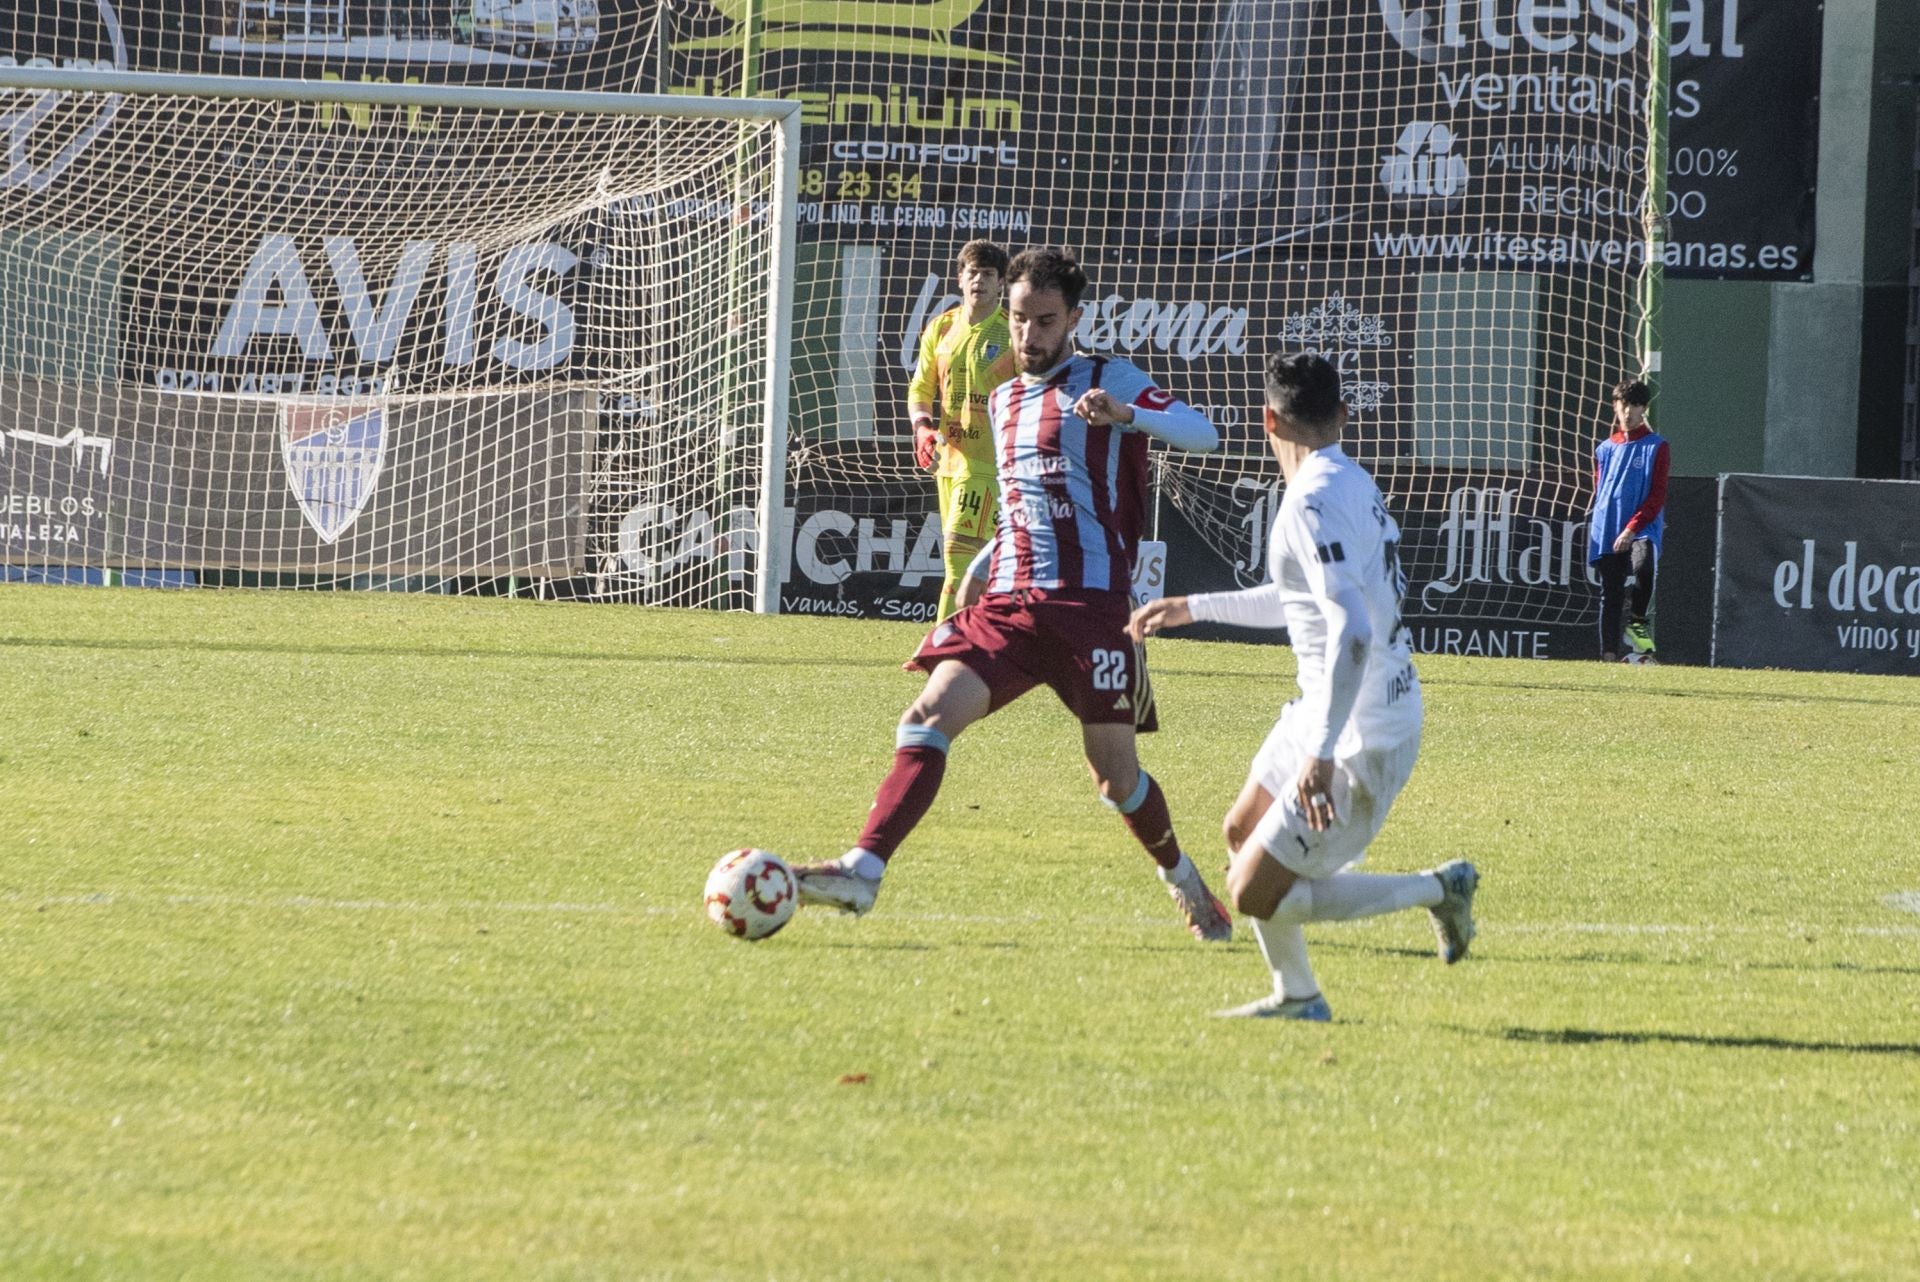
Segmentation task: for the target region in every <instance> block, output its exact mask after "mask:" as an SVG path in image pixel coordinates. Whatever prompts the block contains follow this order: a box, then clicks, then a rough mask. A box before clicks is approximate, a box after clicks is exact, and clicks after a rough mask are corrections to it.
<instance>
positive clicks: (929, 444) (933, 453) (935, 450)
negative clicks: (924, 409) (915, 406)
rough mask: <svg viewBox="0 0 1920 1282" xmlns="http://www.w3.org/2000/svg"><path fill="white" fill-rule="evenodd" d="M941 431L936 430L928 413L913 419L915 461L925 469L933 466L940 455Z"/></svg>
mask: <svg viewBox="0 0 1920 1282" xmlns="http://www.w3.org/2000/svg"><path fill="white" fill-rule="evenodd" d="M939 447H940V433H939V432H938V431H937V430H935V426H934V422H933V419H932V418H931V417H929V416H928V415H925V414H922V415H921V416H920V417H918V418H916V419H914V420H913V461H914V462H916V463H918V464H919V465H920V467H921V468H922V469H923V470H925V469H927V468H931V467H932V466H933V464H934V460H935V459H936V458H937V457H938V455H939Z"/></svg>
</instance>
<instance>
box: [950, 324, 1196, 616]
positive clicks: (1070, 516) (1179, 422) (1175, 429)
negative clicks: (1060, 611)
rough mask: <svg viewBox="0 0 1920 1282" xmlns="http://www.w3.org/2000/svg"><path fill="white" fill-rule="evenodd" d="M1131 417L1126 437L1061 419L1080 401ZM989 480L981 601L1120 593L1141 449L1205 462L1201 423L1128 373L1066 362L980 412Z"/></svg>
mask: <svg viewBox="0 0 1920 1282" xmlns="http://www.w3.org/2000/svg"><path fill="white" fill-rule="evenodd" d="M1095 387H1099V388H1103V389H1105V390H1106V392H1107V393H1108V394H1109V395H1111V396H1112V397H1113V398H1114V400H1116V401H1118V402H1119V403H1120V404H1122V405H1131V406H1132V407H1133V411H1134V421H1133V423H1132V424H1131V425H1129V426H1127V427H1119V426H1117V425H1110V426H1105V427H1094V426H1091V425H1090V424H1088V422H1087V421H1086V420H1085V419H1083V418H1081V417H1080V416H1079V415H1078V414H1075V413H1074V412H1073V407H1074V405H1075V404H1077V403H1078V402H1079V400H1080V398H1081V397H1082V396H1084V395H1085V394H1086V393H1087V392H1088V391H1089V390H1091V389H1093V388H1095ZM987 413H988V416H989V419H990V420H991V422H992V424H993V448H994V457H995V459H996V460H997V462H998V465H999V469H1000V517H999V525H998V527H997V529H996V530H995V532H994V543H993V552H992V561H991V563H990V565H989V567H988V572H987V591H989V592H1015V591H1019V590H1021V589H1024V588H1045V589H1061V588H1079V589H1091V590H1095V591H1105V592H1126V591H1128V590H1130V588H1131V586H1132V582H1133V560H1134V556H1135V554H1136V552H1137V550H1138V548H1139V544H1140V536H1141V534H1142V532H1143V530H1144V528H1145V525H1146V512H1147V438H1148V437H1149V436H1157V437H1159V438H1160V439H1162V440H1164V441H1166V442H1167V443H1168V444H1170V445H1174V446H1176V447H1177V448H1180V449H1189V450H1210V449H1212V448H1214V446H1215V445H1217V444H1218V443H1219V439H1220V438H1219V433H1218V432H1216V431H1215V430H1214V427H1213V424H1212V423H1210V422H1208V421H1207V419H1206V416H1205V415H1203V414H1201V413H1200V412H1199V411H1198V410H1196V409H1194V408H1193V407H1191V406H1189V405H1186V404H1184V403H1182V402H1180V401H1178V400H1176V399H1174V398H1173V397H1172V396H1171V395H1169V394H1168V393H1166V392H1163V391H1161V390H1160V389H1159V388H1158V387H1156V386H1154V382H1153V380H1152V379H1151V378H1149V377H1148V376H1147V374H1146V372H1145V371H1144V370H1142V369H1140V368H1139V367H1138V366H1136V365H1134V364H1133V363H1132V362H1130V361H1125V360H1120V359H1117V358H1109V357H1104V356H1082V355H1075V356H1071V357H1069V358H1067V360H1066V361H1065V362H1063V363H1062V364H1060V365H1059V366H1057V367H1055V368H1054V369H1052V370H1050V371H1048V372H1047V373H1046V374H1042V375H1038V376H1035V375H1029V374H1022V375H1020V376H1019V377H1017V378H1014V379H1011V380H1010V381H1008V382H1005V383H1002V384H1001V385H1000V386H999V387H997V388H995V389H994V391H993V394H992V395H991V396H990V397H988V400H987Z"/></svg>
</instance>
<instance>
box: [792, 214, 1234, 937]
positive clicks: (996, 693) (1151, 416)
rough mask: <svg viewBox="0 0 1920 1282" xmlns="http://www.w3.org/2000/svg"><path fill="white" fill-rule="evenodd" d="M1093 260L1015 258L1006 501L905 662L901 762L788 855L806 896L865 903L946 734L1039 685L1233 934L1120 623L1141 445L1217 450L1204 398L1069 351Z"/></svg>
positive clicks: (993, 404)
mask: <svg viewBox="0 0 1920 1282" xmlns="http://www.w3.org/2000/svg"><path fill="white" fill-rule="evenodd" d="M1086 289H1087V276H1086V273H1085V272H1084V271H1082V270H1081V268H1080V264H1079V263H1078V262H1077V261H1075V259H1074V256H1073V254H1072V253H1071V252H1069V251H1067V250H1064V249H1057V248H1052V247H1048V248H1041V249H1030V250H1027V251H1025V252H1024V253H1022V254H1020V255H1019V256H1018V257H1016V258H1015V259H1014V260H1013V263H1012V265H1011V266H1010V267H1009V268H1008V270H1007V310H1008V315H1009V317H1010V319H1011V322H1012V337H1013V346H1014V355H1015V359H1016V360H1017V362H1018V364H1019V368H1020V374H1019V377H1018V378H1016V379H1014V380H1013V381H1011V382H1008V383H1004V384H1002V385H1001V386H1000V387H999V388H997V389H996V390H995V391H994V392H993V394H992V396H991V397H989V398H988V404H989V411H990V415H991V418H992V423H993V447H994V454H995V457H996V459H997V460H998V463H999V471H1000V493H1001V501H1000V516H999V521H998V524H997V527H996V530H995V534H994V538H993V540H992V542H991V543H990V544H989V545H988V547H987V549H986V550H984V551H983V552H982V553H981V555H980V557H979V558H978V559H977V562H976V564H977V565H979V566H980V567H981V570H982V573H983V576H984V583H982V582H981V580H980V579H978V578H975V577H974V576H973V575H972V574H969V576H968V580H967V582H966V583H965V584H964V585H963V591H962V594H961V597H962V599H961V608H960V610H959V611H958V612H957V613H956V614H955V615H954V616H953V617H952V618H951V619H948V620H947V621H946V622H944V623H942V624H940V625H939V626H938V627H936V628H935V629H934V630H933V631H932V632H931V633H930V634H928V636H927V637H926V639H925V640H924V641H922V642H921V644H920V648H919V650H918V651H917V652H916V653H915V654H914V657H913V659H912V660H911V661H910V662H909V665H908V666H909V667H912V668H915V669H917V670H919V671H923V672H926V673H927V674H928V678H927V684H926V686H925V688H923V689H922V690H921V692H920V696H919V697H918V698H916V699H915V700H914V701H913V703H912V704H911V705H910V706H909V707H908V708H907V711H906V714H905V715H904V716H902V717H901V719H900V724H899V727H898V729H897V731H896V734H895V739H894V743H895V751H894V756H893V768H892V770H891V771H889V773H888V774H887V777H886V779H885V781H884V782H882V783H881V785H880V791H879V795H878V796H877V797H876V798H875V799H874V803H873V807H872V809H871V810H870V811H869V812H868V814H867V824H866V828H865V830H864V831H862V832H861V834H860V837H859V839H858V840H857V841H856V842H855V843H854V846H853V849H851V850H849V851H848V852H847V853H846V854H845V855H843V856H842V857H841V858H840V859H838V860H835V861H832V862H829V863H822V864H811V865H802V866H800V867H799V868H797V869H795V872H796V873H797V874H798V875H799V880H800V897H801V902H803V903H810V904H819V905H825V906H830V907H834V908H839V909H842V910H845V911H847V912H853V913H864V912H866V911H867V910H868V909H869V908H871V907H873V903H874V898H875V896H876V895H877V894H878V893H879V890H880V879H881V876H882V875H883V874H884V873H885V871H886V868H887V861H888V860H890V859H891V858H892V857H893V854H894V851H895V850H897V849H898V848H899V846H900V843H901V842H902V841H904V840H905V839H906V837H907V834H908V833H910V832H912V831H913V829H914V826H915V825H916V824H918V823H919V822H920V820H921V818H922V817H923V816H924V815H925V814H926V813H927V810H928V808H929V807H930V806H932V804H933V799H934V797H935V795H937V794H938V792H939V790H940V780H941V778H942V776H943V775H944V774H945V771H946V765H947V750H948V748H949V747H950V746H951V744H952V743H953V740H954V739H956V738H958V737H959V735H960V733H961V732H962V731H963V730H965V729H966V728H967V727H968V726H969V725H971V724H973V723H974V722H975V721H978V720H980V719H981V718H982V717H985V716H987V715H989V714H990V713H992V712H995V711H997V710H998V709H1000V708H1002V707H1005V706H1006V705H1007V704H1009V703H1011V702H1012V701H1013V700H1015V699H1017V698H1019V697H1020V696H1021V695H1023V694H1025V693H1026V692H1027V691H1029V690H1031V689H1033V688H1034V687H1035V686H1037V685H1041V684H1045V685H1047V686H1049V687H1051V688H1052V689H1053V691H1054V693H1055V694H1057V695H1058V696H1059V697H1060V700H1061V702H1063V703H1065V704H1066V705H1067V708H1068V710H1069V711H1071V712H1072V713H1073V714H1074V716H1075V717H1076V718H1078V720H1079V722H1080V735H1081V746H1082V747H1083V748H1084V750H1085V752H1086V759H1087V767H1088V769H1089V770H1090V771H1091V772H1092V774H1093V778H1094V782H1095V783H1096V784H1097V785H1098V787H1099V790H1100V795H1101V798H1102V799H1103V800H1104V801H1105V802H1106V803H1107V804H1108V805H1109V806H1111V807H1112V808H1113V809H1115V810H1116V811H1118V812H1119V814H1120V817H1121V819H1122V820H1123V821H1124V822H1125V823H1126V826H1127V828H1128V829H1129V830H1130V831H1131V832H1132V834H1133V836H1134V838H1135V840H1137V841H1138V842H1139V843H1140V844H1141V845H1142V846H1143V847H1145V848H1146V851H1147V853H1148V854H1149V855H1150V856H1152V858H1153V860H1154V862H1155V863H1156V864H1157V865H1158V866H1159V869H1160V878H1161V880H1162V881H1163V882H1164V883H1165V885H1166V887H1167V890H1168V892H1169V893H1170V894H1171V895H1172V897H1173V900H1174V903H1175V904H1176V905H1177V906H1178V908H1179V910H1180V912H1181V915H1182V916H1183V917H1184V918H1185V920H1186V924H1187V928H1188V929H1189V930H1190V931H1192V932H1193V934H1194V935H1195V936H1196V937H1198V938H1200V939H1203V940H1225V939H1228V938H1230V937H1231V936H1232V933H1233V923H1232V919H1231V918H1229V917H1228V916H1227V913H1226V910H1225V909H1224V908H1223V907H1222V906H1221V904H1220V901H1219V900H1218V899H1216V898H1214V896H1213V892H1212V891H1210V890H1208V889H1207V885H1206V882H1205V880H1204V879H1202V877H1201V875H1200V871H1199V869H1197V868H1196V867H1194V864H1193V861H1192V860H1191V859H1189V858H1188V857H1187V856H1186V855H1185V854H1183V853H1182V852H1181V850H1180V843H1179V839H1178V838H1177V837H1176V836H1175V835H1174V829H1173V819H1172V817H1171V816H1170V814H1169V813H1168V810H1167V799H1166V795H1165V794H1164V793H1163V792H1162V791H1161V789H1160V785H1159V784H1158V783H1157V782H1155V780H1154V779H1153V778H1152V776H1150V775H1148V774H1147V772H1146V771H1144V770H1142V769H1141V768H1140V761H1139V757H1138V755H1137V754H1136V751H1135V735H1136V733H1138V732H1142V731H1151V730H1153V729H1155V728H1156V727H1157V725H1158V719H1157V716H1156V714H1155V710H1154V707H1153V701H1152V695H1151V691H1150V689H1149V687H1148V685H1147V682H1146V672H1145V670H1144V669H1143V667H1142V666H1141V665H1142V654H1141V651H1140V649H1139V647H1138V646H1137V645H1136V644H1135V643H1134V641H1133V639H1132V637H1130V636H1129V635H1128V632H1127V620H1128V614H1129V607H1130V605H1131V597H1130V590H1131V587H1132V578H1133V561H1134V555H1135V551H1136V549H1137V547H1138V545H1139V541H1140V536H1141V534H1142V532H1143V527H1144V523H1145V519H1146V501H1147V443H1148V441H1149V440H1150V439H1151V440H1158V441H1160V442H1162V443H1163V444H1165V445H1169V446H1171V447H1173V448H1175V449H1181V450H1211V449H1214V448H1215V447H1217V446H1218V445H1219V441H1220V437H1219V433H1218V432H1217V431H1216V430H1215V429H1214V426H1213V424H1212V423H1210V422H1208V421H1207V419H1206V417H1205V416H1204V415H1202V414H1201V413H1199V411H1197V410H1194V409H1192V408H1190V407H1189V406H1187V405H1184V404H1182V403H1181V402H1179V401H1178V400H1175V399H1174V398H1173V397H1172V396H1170V395H1168V394H1167V393H1166V392H1163V391H1161V390H1160V388H1158V387H1157V386H1155V385H1154V382H1153V380H1152V379H1151V378H1149V377H1147V375H1146V374H1145V373H1144V372H1142V371H1141V370H1140V369H1138V368H1136V367H1135V366H1133V365H1132V364H1130V363H1129V362H1127V361H1124V360H1118V359H1109V358H1106V357H1101V356H1083V355H1076V354H1075V353H1074V351H1073V349H1072V345H1071V342H1070V340H1071V338H1072V335H1073V331H1074V327H1075V326H1076V325H1078V324H1079V321H1080V315H1081V308H1080V300H1081V298H1082V297H1083V296H1084V295H1085V293H1086Z"/></svg>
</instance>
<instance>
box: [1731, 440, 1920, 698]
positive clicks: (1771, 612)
mask: <svg viewBox="0 0 1920 1282" xmlns="http://www.w3.org/2000/svg"><path fill="white" fill-rule="evenodd" d="M1719 544H1720V557H1719V574H1718V582H1717V586H1716V589H1715V598H1714V623H1713V662H1714V664H1715V666H1717V667H1734V668H1795V669H1799V670H1802V671H1827V672H1877V673H1896V674H1901V675H1920V482H1914V481H1854V480H1821V479H1815V478H1808V477H1779V476H1743V475H1732V476H1724V477H1722V478H1721V480H1720V538H1719Z"/></svg>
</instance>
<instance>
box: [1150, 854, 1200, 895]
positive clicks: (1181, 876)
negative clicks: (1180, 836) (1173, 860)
mask: <svg viewBox="0 0 1920 1282" xmlns="http://www.w3.org/2000/svg"><path fill="white" fill-rule="evenodd" d="M1154 867H1155V868H1156V869H1157V870H1158V872H1159V873H1160V880H1161V881H1164V882H1166V883H1167V884H1168V885H1169V886H1171V885H1172V884H1173V883H1174V882H1176V881H1184V880H1185V879H1186V878H1188V877H1191V876H1193V860H1191V859H1189V858H1187V852H1186V851H1184V850H1183V851H1181V852H1180V862H1179V863H1177V864H1175V865H1174V866H1173V867H1171V868H1161V867H1160V866H1159V865H1158V864H1155V865H1154Z"/></svg>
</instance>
